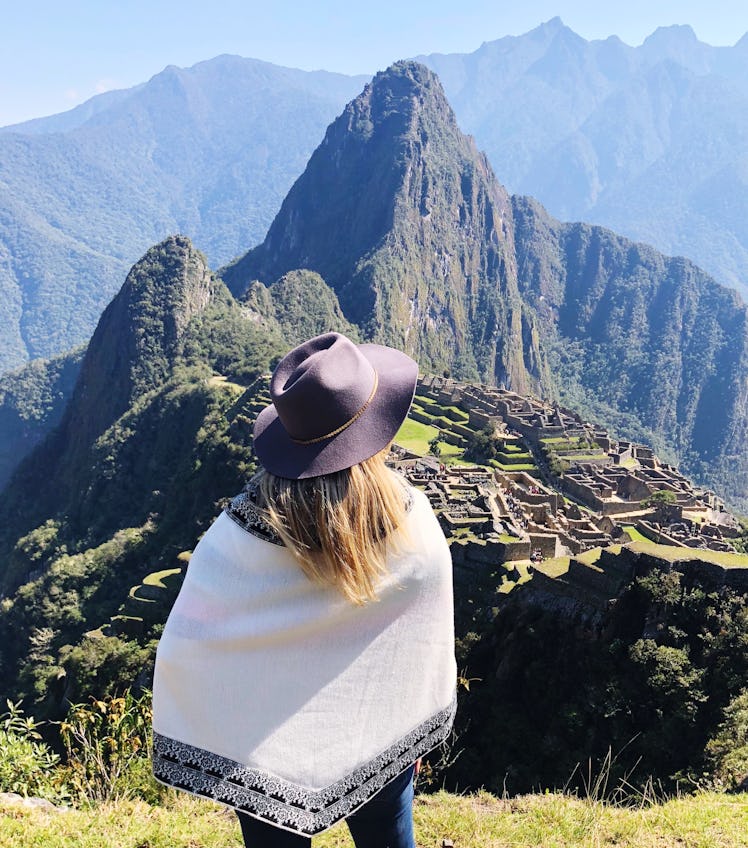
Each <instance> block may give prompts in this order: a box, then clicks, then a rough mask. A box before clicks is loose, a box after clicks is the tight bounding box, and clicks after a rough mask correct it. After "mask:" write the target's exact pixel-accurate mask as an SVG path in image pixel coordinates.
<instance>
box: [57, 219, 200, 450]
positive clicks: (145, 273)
mask: <svg viewBox="0 0 748 848" xmlns="http://www.w3.org/2000/svg"><path fill="white" fill-rule="evenodd" d="M214 287H215V281H214V278H213V276H212V274H211V273H210V271H209V270H208V267H207V264H206V260H205V257H204V256H203V255H202V254H201V253H200V252H199V251H197V250H195V249H194V248H193V246H192V243H191V242H190V240H189V239H188V238H187V237H186V236H179V235H177V236H170V237H169V238H167V239H165V240H164V241H162V242H161V243H160V244H157V245H155V246H154V247H152V248H150V250H148V251H147V253H146V254H145V255H144V256H143V257H142V259H140V260H139V261H138V262H137V263H136V264H135V265H134V266H133V267H132V269H131V270H130V273H129V274H128V275H127V279H126V280H125V282H124V285H123V286H122V288H121V289H120V291H119V293H118V294H117V295H116V296H115V298H114V299H113V300H112V302H111V303H110V304H109V306H108V307H107V308H106V309H105V310H104V313H103V315H102V316H101V319H100V320H99V323H98V325H97V327H96V330H95V331H94V334H93V336H92V338H91V342H90V343H89V346H88V350H87V351H86V356H85V358H84V361H83V365H82V367H81V374H80V377H79V380H78V383H77V385H76V388H75V392H74V396H73V402H72V403H71V406H70V408H71V409H73V410H75V416H76V421H75V422H71V423H72V424H73V426H74V428H75V429H76V431H77V433H78V435H79V436H81V440H82V442H83V443H85V444H90V442H91V441H92V440H93V439H95V438H96V437H97V436H98V435H99V434H100V433H102V432H103V431H104V430H105V429H106V428H107V427H108V426H109V425H110V424H111V423H112V422H113V421H115V420H116V419H117V418H118V417H119V416H120V415H121V414H122V412H124V411H125V410H126V409H127V408H128V406H129V405H130V404H131V403H132V401H133V400H134V399H135V398H136V397H137V396H139V395H141V394H143V393H144V392H146V391H148V390H149V389H151V388H154V387H155V386H157V385H159V384H160V383H162V382H163V381H164V380H165V379H166V378H167V377H168V375H169V373H170V371H171V368H172V366H173V364H174V360H175V358H176V356H177V355H178V353H179V352H180V349H181V340H182V336H183V333H184V330H185V328H186V326H187V324H188V323H189V321H190V319H191V318H192V317H193V316H194V315H196V314H198V313H200V312H202V311H203V310H204V309H205V307H206V306H207V305H208V303H209V302H210V300H211V297H212V295H213V292H214Z"/></svg>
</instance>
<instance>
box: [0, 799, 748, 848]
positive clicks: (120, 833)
mask: <svg viewBox="0 0 748 848" xmlns="http://www.w3.org/2000/svg"><path fill="white" fill-rule="evenodd" d="M0 812H1V813H2V815H0V846H2V847H3V848H6V846H7V848H10V847H11V846H13V848H219V846H220V848H228V846H236V848H239V846H240V845H241V838H240V836H239V828H238V826H237V824H236V820H235V818H234V816H233V814H232V813H230V812H229V811H226V810H224V809H222V808H220V807H217V806H216V805H214V804H210V803H207V802H204V801H198V800H196V799H193V798H190V797H187V796H184V795H180V796H175V797H173V799H172V800H171V802H170V803H169V805H168V806H166V807H149V806H148V805H147V804H144V803H139V802H128V803H120V804H116V805H109V806H106V807H101V808H97V809H94V810H75V811H71V812H68V813H45V812H42V811H37V810H21V809H18V808H16V807H12V806H4V807H0ZM415 821H416V836H417V842H418V846H419V848H439V846H441V844H442V840H443V839H451V840H452V841H453V842H454V845H455V848H510V846H512V848H604V846H617V848H748V796H746V795H718V794H711V793H710V794H706V793H705V794H701V795H696V796H688V797H683V798H678V799H674V800H671V801H668V802H666V803H663V804H653V805H646V804H643V805H642V806H639V807H636V806H635V807H616V806H610V805H603V804H600V803H598V802H594V801H590V800H582V799H578V798H571V797H568V796H564V795H561V794H547V795H527V796H524V797H520V798H513V799H508V800H501V799H498V798H495V797H494V796H492V795H489V794H487V793H479V794H477V795H467V796H455V795H449V794H447V793H444V792H440V793H438V794H436V795H430V796H419V797H418V798H417V799H416V805H415ZM313 845H314V848H353V842H352V840H351V838H350V836H349V835H348V831H347V828H346V827H345V825H344V824H339V825H337V826H336V827H334V828H333V829H332V830H330V831H328V832H327V833H325V834H323V835H322V836H319V837H316V838H315V839H314V842H313Z"/></svg>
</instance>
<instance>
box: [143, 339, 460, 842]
mask: <svg viewBox="0 0 748 848" xmlns="http://www.w3.org/2000/svg"><path fill="white" fill-rule="evenodd" d="M417 377H418V367H417V365H416V363H415V362H414V361H413V360H412V359H410V358H409V357H408V356H406V355H405V354H403V353H401V352H400V351H397V350H394V349H392V348H388V347H382V346H380V345H360V346H358V345H355V344H354V343H353V342H352V341H350V339H348V338H346V337H345V336H343V335H341V334H339V333H327V334H325V335H322V336H318V337H316V338H313V339H310V340H309V341H307V342H305V343H304V344H302V345H300V346H299V347H297V348H295V349H294V350H292V351H291V352H290V353H288V354H287V355H286V356H285V357H284V358H283V359H282V360H281V361H280V363H279V364H278V367H277V368H276V370H275V372H274V374H273V377H272V380H271V383H270V394H271V398H272V401H273V402H272V404H271V405H270V406H268V407H267V408H266V409H264V410H263V411H262V412H261V413H260V414H259V416H258V418H257V421H256V424H255V429H254V449H255V453H256V455H257V458H258V460H259V462H260V463H261V465H262V470H261V471H260V472H259V473H258V474H257V475H256V476H255V477H254V478H253V479H252V480H251V481H250V483H249V484H248V486H247V488H246V489H245V491H244V492H242V494H241V495H239V496H237V497H236V498H234V500H233V501H232V502H231V504H230V505H229V506H228V507H227V508H226V510H225V511H224V512H223V513H222V514H221V515H220V516H219V517H218V519H217V520H216V521H215V522H214V524H213V525H212V526H211V528H210V529H209V530H208V532H207V533H206V534H205V535H204V536H203V538H202V539H201V541H200V543H199V544H198V546H197V547H196V549H195V551H194V553H193V555H192V558H191V560H190V565H189V568H188V570H187V574H186V577H185V581H184V584H183V587H182V590H181V592H180V594H179V597H178V598H177V601H176V603H175V605H174V608H173V610H172V612H171V614H170V616H169V620H168V622H167V624H166V627H165V630H164V634H163V637H162V639H161V643H160V645H159V649H158V655H157V660H156V675H155V682H154V693H153V697H154V720H153V726H154V772H155V774H156V777H158V779H159V780H161V781H163V782H165V783H167V784H169V785H171V786H174V787H177V788H180V789H185V790H187V791H189V792H192V793H195V794H197V795H203V796H206V797H209V798H214V799H215V800H218V801H220V802H222V803H225V804H227V805H229V806H231V807H234V808H235V809H236V810H237V812H238V814H239V819H240V823H241V826H242V832H243V835H244V839H245V842H246V845H247V847H248V848H253V846H280V845H284V846H304V845H309V844H310V838H309V837H310V836H311V835H312V834H315V833H319V832H321V831H323V830H325V829H327V828H328V827H330V826H331V825H333V824H334V823H335V822H337V821H339V820H340V819H342V818H347V821H348V825H349V827H350V829H351V833H352V834H353V837H354V840H355V842H356V845H357V846H358V848H365V846H378V848H384V846H390V848H413V846H414V845H415V843H414V841H413V826H412V797H413V795H412V779H413V769H414V763H415V762H416V760H417V759H418V758H419V757H421V756H422V755H423V754H425V753H426V752H427V751H429V750H431V749H432V748H433V747H434V746H436V745H438V744H439V743H441V742H442V741H444V739H445V738H446V737H447V736H448V734H449V731H450V728H451V724H452V719H453V717H454V709H455V680H456V669H455V660H454V646H453V641H454V636H453V613H452V578H451V561H450V556H449V549H448V547H447V544H446V542H445V540H444V536H443V534H442V532H441V530H440V528H439V525H438V523H437V521H436V519H435V517H434V515H433V513H432V511H431V508H430V506H429V503H428V500H427V499H426V497H425V496H424V495H423V494H422V493H420V492H418V491H417V490H415V489H412V488H410V487H409V486H407V484H405V482H404V481H403V480H402V479H401V478H400V477H399V476H398V475H396V474H395V473H394V472H392V471H390V470H389V469H387V468H386V467H385V465H384V454H385V453H386V450H387V448H388V447H389V445H390V444H391V442H392V440H393V438H394V436H395V433H396V432H397V430H398V429H399V427H400V425H401V424H402V422H403V421H404V420H405V417H406V415H407V414H408V409H409V408H410V404H411V402H412V399H413V394H414V392H415V386H416V380H417Z"/></svg>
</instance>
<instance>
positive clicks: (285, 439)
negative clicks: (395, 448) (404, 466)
mask: <svg viewBox="0 0 748 848" xmlns="http://www.w3.org/2000/svg"><path fill="white" fill-rule="evenodd" d="M417 381H418V365H417V364H416V363H415V362H414V361H413V360H412V359H411V358H410V357H409V356H407V355H406V354H404V353H403V352H402V351H399V350H395V349H394V348H391V347H385V346H383V345H376V344H362V345H357V344H355V343H354V342H352V341H351V340H350V339H349V338H347V337H346V336H344V335H342V334H341V333H325V334H324V335H321V336H316V337H315V338H313V339H309V341H306V342H304V343H303V344H300V345H299V346H298V347H295V348H294V349H293V350H292V351H290V352H289V353H287V354H286V355H285V356H284V357H283V359H281V361H280V362H279V363H278V365H277V367H276V369H275V371H274V373H273V376H272V379H271V381H270V397H271V398H272V401H273V402H272V404H270V405H269V406H267V407H265V409H263V410H262V412H260V414H259V415H258V416H257V420H256V422H255V426H254V450H255V454H256V456H257V458H258V459H259V461H260V463H261V464H262V465H263V467H264V468H265V469H266V470H267V471H269V472H270V473H271V474H275V475H276V476H278V477H287V478H290V479H294V480H301V479H303V478H307V477H319V476H321V475H322V474H332V473H333V472H335V471H341V470H342V469H344V468H351V467H352V466H353V465H357V464H358V463H359V462H363V461H364V460H365V459H369V457H372V456H374V454H376V453H379V451H381V450H383V449H384V448H385V447H387V445H389V444H390V442H391V441H392V440H393V439H394V437H395V434H396V433H397V431H398V430H399V429H400V425H401V424H402V423H403V421H404V420H405V418H406V416H407V414H408V410H409V409H410V405H411V403H412V402H413V395H414V394H415V389H416V383H417Z"/></svg>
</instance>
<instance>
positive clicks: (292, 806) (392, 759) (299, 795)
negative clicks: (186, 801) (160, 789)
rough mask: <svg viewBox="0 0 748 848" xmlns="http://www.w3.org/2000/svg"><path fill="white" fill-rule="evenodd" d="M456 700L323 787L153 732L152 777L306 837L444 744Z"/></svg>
mask: <svg viewBox="0 0 748 848" xmlns="http://www.w3.org/2000/svg"><path fill="white" fill-rule="evenodd" d="M456 708H457V697H456V695H455V698H454V699H453V700H452V703H451V704H450V705H449V706H448V707H447V708H446V709H444V710H440V711H439V712H438V713H435V714H434V715H433V716H431V718H429V719H427V720H426V721H424V722H423V723H422V724H420V725H419V726H418V727H416V728H415V729H414V730H412V731H411V732H410V733H408V734H407V735H406V736H404V737H403V738H402V739H400V740H399V741H398V742H396V743H395V744H394V745H392V746H390V747H389V748H388V749H387V750H386V751H383V752H382V753H381V754H379V755H378V756H376V757H374V758H373V759H372V760H370V761H369V762H368V763H366V765H364V766H361V767H359V768H357V769H356V770H355V771H353V772H351V773H350V774H349V775H347V776H346V777H345V778H343V779H342V780H339V781H338V782H337V783H334V784H332V785H331V786H328V787H326V788H325V789H320V790H310V789H306V788H305V787H303V786H298V785H297V784H294V783H291V782H290V781H287V780H282V779H280V778H278V777H275V776H273V775H270V774H268V773H267V772H263V771H260V770H259V769H254V768H248V767H247V766H243V765H241V764H240V763H237V762H235V761H234V760H230V759H227V758H226V757H221V756H219V755H217V754H212V753H210V752H209V751H204V750H203V749H202V748H196V747H195V746H193V745H188V744H186V743H185V742H178V741H177V740H176V739H170V738H169V737H167V736H162V735H161V734H160V733H155V732H154V734H153V773H154V775H155V776H156V778H157V779H158V780H159V781H161V782H162V783H165V784H167V785H168V786H172V787H174V788H176V789H183V790H186V791H187V792H191V793H192V794H194V795H200V796H202V797H205V798H211V799H212V800H214V801H219V802H220V803H222V804H226V805H228V806H229V807H233V808H234V809H236V810H239V811H240V812H244V813H249V814H250V815H252V816H256V817H258V818H260V819H263V820H265V821H268V822H270V823H271V824H274V825H277V826H278V827H282V828H284V829H286V830H291V831H294V832H296V833H300V834H304V835H305V836H314V835H315V834H317V833H321V832H322V831H323V830H327V829H328V828H329V827H332V825H334V824H335V823H336V822H338V821H340V820H341V819H343V818H345V817H346V816H347V815H350V813H352V812H354V811H355V810H356V809H358V808H359V807H360V806H361V805H362V804H365V803H366V802H367V801H368V800H369V799H370V798H371V797H373V796H374V795H375V794H376V793H377V792H378V791H379V790H380V789H381V788H382V787H383V786H384V785H385V784H387V783H389V782H390V781H391V780H393V779H394V778H395V777H397V775H398V774H400V773H401V772H402V771H404V770H405V769H406V768H408V766H409V765H411V764H412V763H413V762H415V761H416V760H417V759H418V758H419V757H421V756H423V755H424V754H426V753H428V752H429V751H430V750H432V748H435V747H436V746H437V745H440V744H441V743H442V742H444V741H445V740H446V739H447V737H448V736H449V733H450V731H451V729H452V722H453V720H454V715H455V710H456Z"/></svg>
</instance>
